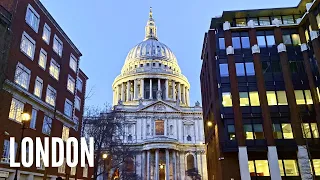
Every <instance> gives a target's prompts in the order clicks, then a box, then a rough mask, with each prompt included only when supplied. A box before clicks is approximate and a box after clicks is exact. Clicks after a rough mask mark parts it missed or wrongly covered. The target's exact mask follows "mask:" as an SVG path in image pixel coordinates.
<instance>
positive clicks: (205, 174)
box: [201, 153, 209, 180]
mask: <svg viewBox="0 0 320 180" xmlns="http://www.w3.org/2000/svg"><path fill="white" fill-rule="evenodd" d="M201 160H202V166H203V167H204V168H203V174H202V180H209V178H208V168H207V157H206V154H205V153H204V154H202V158H201Z"/></svg>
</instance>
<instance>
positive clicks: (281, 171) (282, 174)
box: [278, 160, 284, 176]
mask: <svg viewBox="0 0 320 180" xmlns="http://www.w3.org/2000/svg"><path fill="white" fill-rule="evenodd" d="M278 163H279V169H280V175H281V176H284V169H283V163H282V160H278Z"/></svg>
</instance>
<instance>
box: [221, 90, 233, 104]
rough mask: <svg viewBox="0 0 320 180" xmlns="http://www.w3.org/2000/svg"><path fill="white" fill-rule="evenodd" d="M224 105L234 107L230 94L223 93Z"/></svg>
mask: <svg viewBox="0 0 320 180" xmlns="http://www.w3.org/2000/svg"><path fill="white" fill-rule="evenodd" d="M222 105H223V107H232V99H231V93H230V92H223V93H222Z"/></svg>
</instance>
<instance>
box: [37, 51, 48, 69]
mask: <svg viewBox="0 0 320 180" xmlns="http://www.w3.org/2000/svg"><path fill="white" fill-rule="evenodd" d="M38 64H39V66H40V67H41V68H42V69H44V70H45V69H46V65H47V52H46V51H45V50H44V49H42V48H41V50H40V55H39V62H38Z"/></svg>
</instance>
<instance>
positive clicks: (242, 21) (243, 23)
mask: <svg viewBox="0 0 320 180" xmlns="http://www.w3.org/2000/svg"><path fill="white" fill-rule="evenodd" d="M236 26H237V27H244V26H247V20H246V18H242V19H236Z"/></svg>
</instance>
